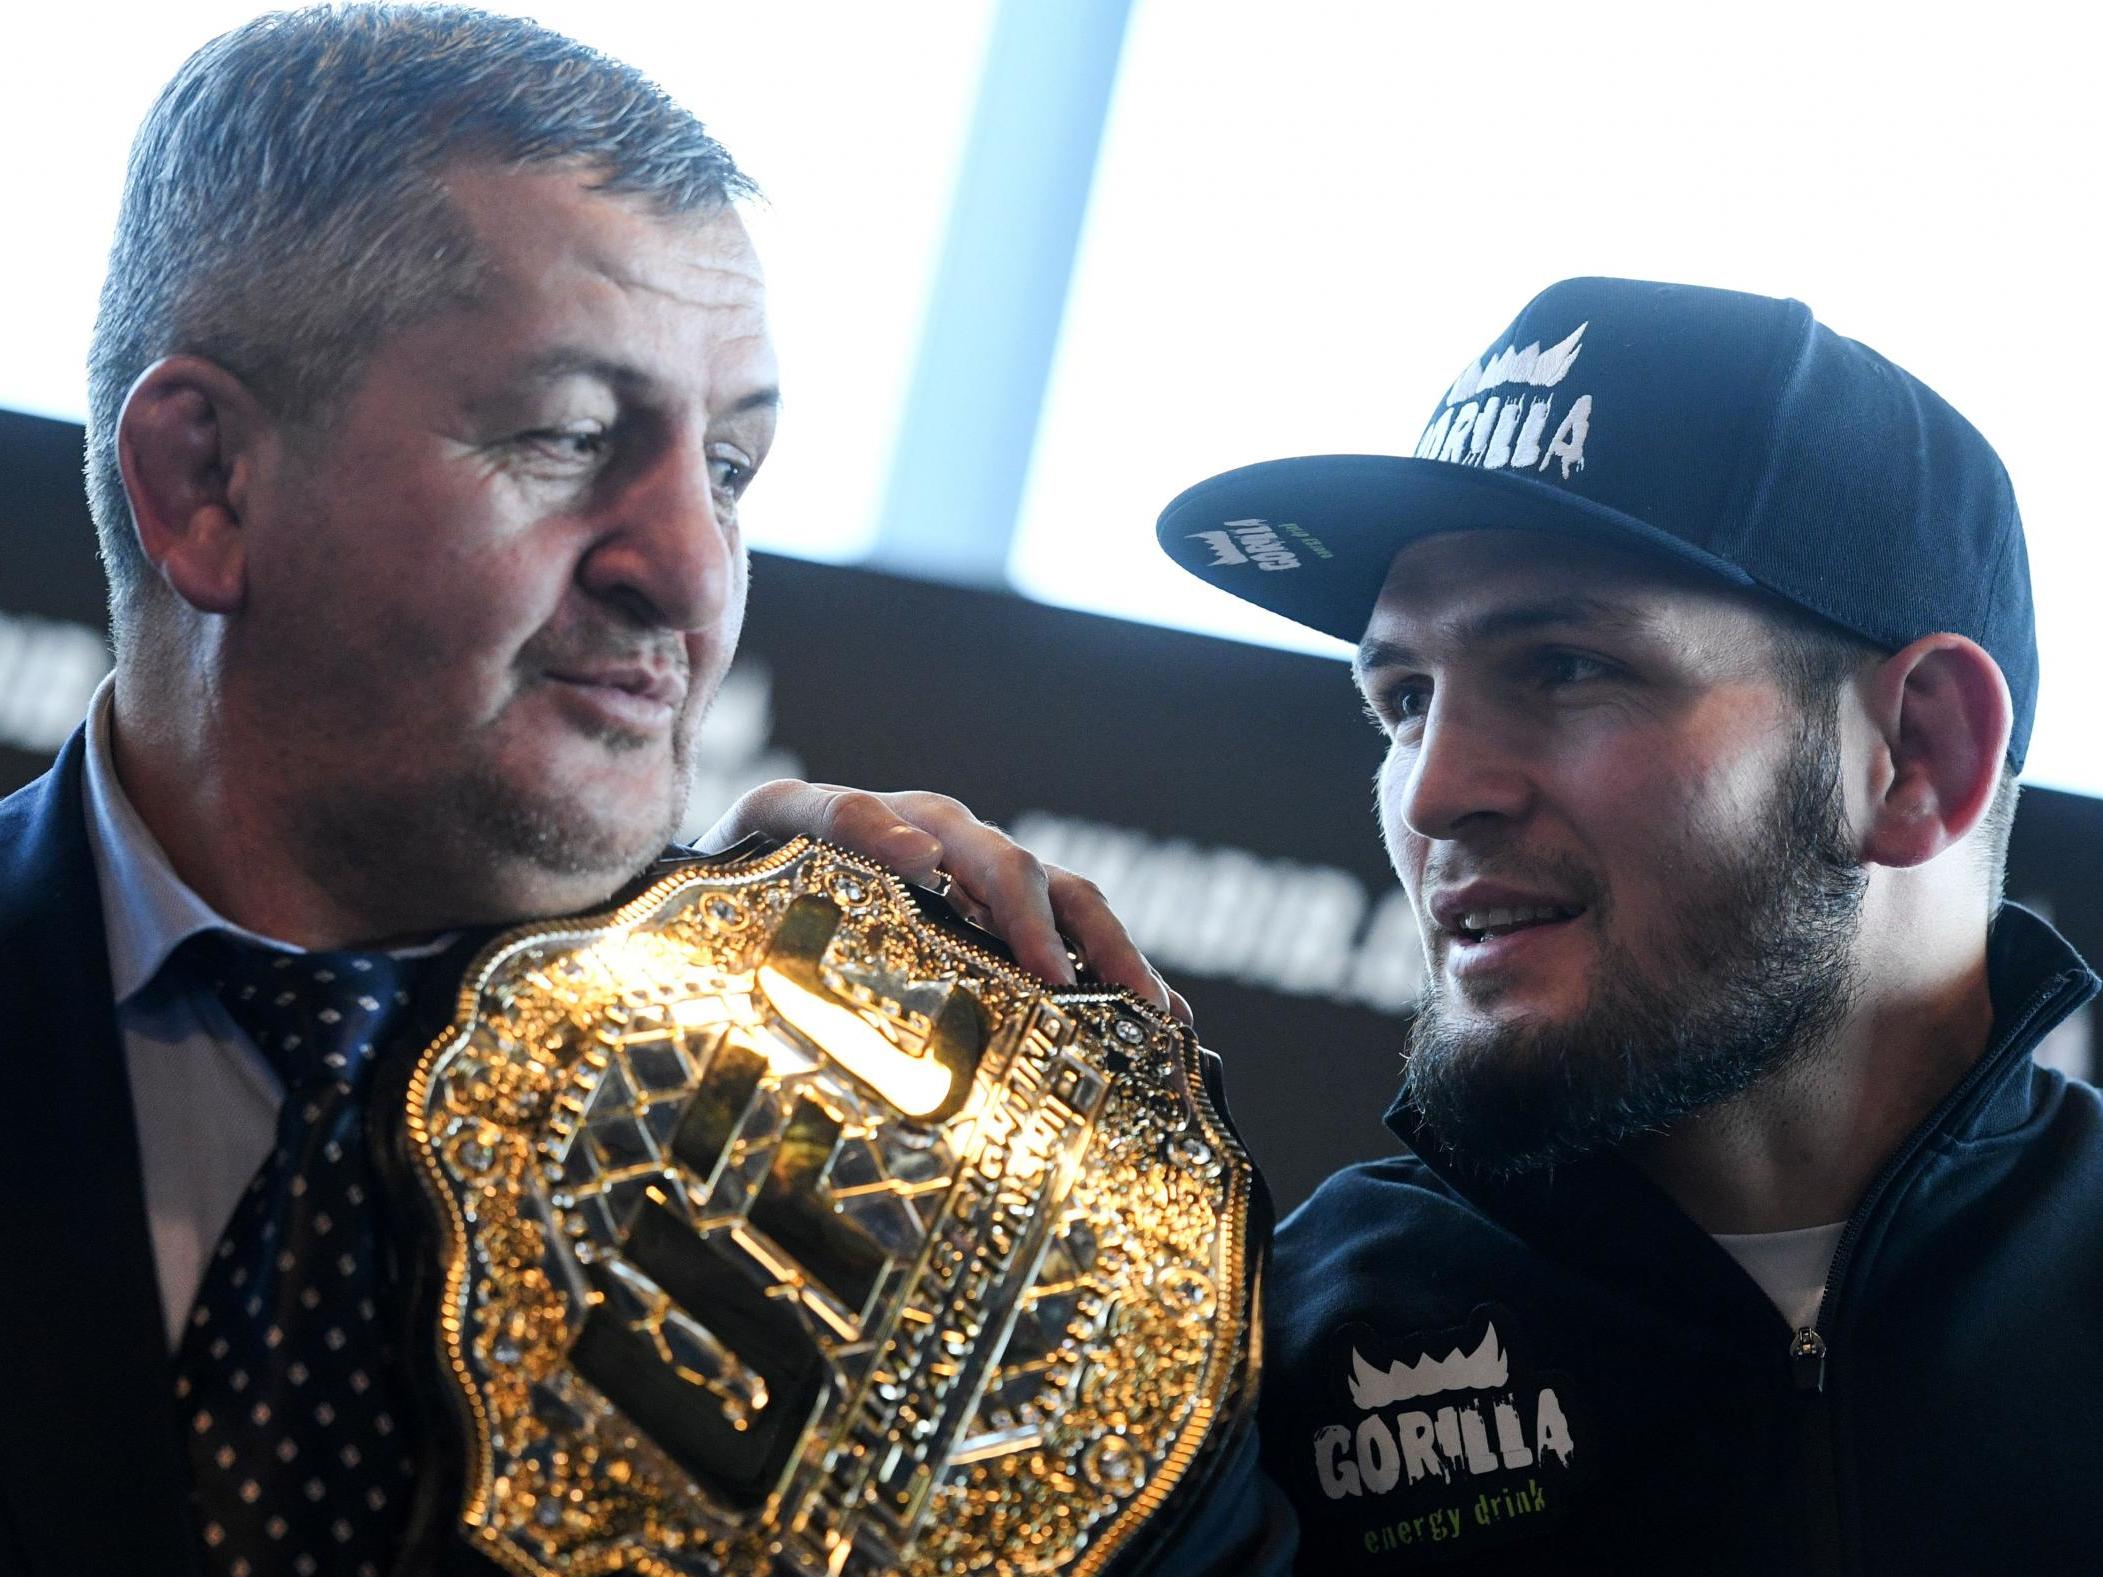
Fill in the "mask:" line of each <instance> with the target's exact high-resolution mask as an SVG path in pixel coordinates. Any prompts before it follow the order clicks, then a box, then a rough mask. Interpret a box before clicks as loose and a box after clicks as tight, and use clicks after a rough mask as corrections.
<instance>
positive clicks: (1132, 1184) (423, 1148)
mask: <svg viewBox="0 0 2103 1577" xmlns="http://www.w3.org/2000/svg"><path fill="white" fill-rule="evenodd" d="M1197 1057H1198V1054H1197V1050H1196V1043H1195V1041H1194V1040H1193V1039H1192V1038H1191V1036H1190V1035H1189V1033H1188V1031H1186V1030H1184V1029H1182V1028H1181V1027H1180V1026H1179V1025H1176V1024H1174V1023H1172V1022H1171V1021H1169V1020H1168V1019H1166V1018H1165V1017H1163V1016H1162V1015H1160V1014H1158V1013H1156V1012H1154V1011H1153V1010H1152V1009H1150V1008H1147V1007H1146V1006H1144V1005H1142V1004H1140V1003H1139V1002H1137V1001H1136V1000H1135V999H1133V998H1132V997H1130V996H1128V995H1126V994H1125V993H1123V992H1109V991H1077V990H1054V989H1051V988H1049V987H1046V986H1044V985H1043V984H1041V983H1040V982H1037V981H1036V980H1034V979H1033V978H1031V977H1030V976H1028V975H1027V974H1025V973H1024V972H1023V971H1021V970H1019V969H1017V968H1016V967H1015V966H1014V965H1013V964H1011V963H1009V962H1007V961H1006V960H1004V959H1002V958H1000V957H997V956H995V955H994V954H993V953H992V952H990V951H987V950H985V949H982V948H980V947H977V946H974V945H973V944H972V943H971V942H969V941H966V940H964V939H963V938H962V937H961V936H958V935H953V934H951V933H950V932H949V931H948V930H946V929H944V928H942V927H939V926H937V925H935V924H933V923H931V922H929V921H928V920H926V919H925V918H923V917H922V915H921V914H920V912H919V911H918V909H917V908H916V907H915V906H914V904H913V901H912V899H911V898H910V896H909V895H908V894H907V893H906V891H905V889H904V888H903V887H901V886H900V885H899V884H898V883H897V882H896V881H895V880H894V879H893V878H891V877H890V876H889V875H888V874H886V873H884V872H883V871H881V870H879V869H878V868H877V867H875V866H874V865H871V864H869V863H867V862H865V861H863V860H860V859H858V858H855V857H853V856H850V855H847V854H843V853H841V852H839V851H837V850H835V849H832V848H830V847H828V846H826V845H823V844H815V843H811V842H808V841H804V840H799V841H798V842H796V843H793V844H790V845H789V846H787V847H786V848H783V849H780V850H778V851H776V852H774V853H771V854H768V855H765V856H762V857H759V858H757V859H753V860H749V861H746V862H743V863H739V864H730V865H697V866H692V867H686V868H683V869H681V870H679V871H677V872H676V873H675V874H673V875H670V876H667V877H665V878H664V879H663V880H661V881H659V882H657V883H656V884H655V885H653V886H651V887H650V888H649V889H648V890H647V891H645V892H644V893H642V894H641V895H640V896H639V897H637V898H635V899H634V900H633V901H632V902H629V903H627V904H625V905H623V906H621V907H620V908H618V909H616V910H612V911H609V912H607V913H604V914H601V915H595V916H588V917H586V918H584V919H580V920H567V921H556V922H550V923H547V924H543V925H535V926H529V927H526V928H524V929H521V930H516V931H513V932H510V933H509V934H507V935H505V936H503V937H501V938H499V939H498V940H497V941H496V942H494V943H493V944H491V946H490V947H489V948H487V949H486V950H485V951H484V952H483V954H482V955H481V956H480V958H478V959H477V961H476V962H475V964H474V965H473V967H472V968H471V969H470V970H469V973H468V976H467V979H466V981H465V983H464V984H463V986H462V989H461V996H460V1003H459V1008H458V1011H457V1014H456V1016H455V1018H454V1021H453V1024H452V1025H451V1027H450V1028H449V1029H448V1030H447V1031H446V1033H445V1034H443V1035H442V1036H440V1037H439V1039H438V1040H437V1041H436V1042H435V1043H433V1044H432V1045H431V1047H430V1048H429V1049H428V1050H426V1051H425V1052H424V1053H423V1056H422V1058H421V1060H420V1061H419V1063H418V1065H417V1068H416V1071H415V1075H414V1077H413V1079H412V1080H411V1083H410V1087H409V1105H408V1111H407V1118H408V1128H409V1133H410V1136H411V1139H412V1141H413V1148H414V1151H415V1154H416V1155H417V1157H418V1159H419V1161H420V1170H421V1172H422V1174H423V1177H424V1180H425V1182H426V1184H427V1186H428V1188H429V1190H430V1191H431V1193H432V1194H433V1195H434V1196H435V1198H436V1200H437V1202H438V1206H439V1213H440V1215H441V1216H442V1217H443V1218H444V1223H445V1231H444V1238H445V1243H444V1270H445V1277H444V1290H443V1295H442V1301H441V1305H440V1314H439V1326H440V1330H439V1343H440V1346H441V1348H442V1361H443V1364H444V1367H445V1368H446V1370H447V1371H448V1373H449V1374H450V1376H451V1380H452V1383H453V1385H454V1386H455V1387H456V1388H457V1392H458V1401H459V1403H460V1406H461V1410H462V1411H463V1413H464V1416H465V1417H466V1419H467V1431H466V1432H467V1437H468V1438H467V1463H466V1492H465V1498H464V1503H463V1506H462V1509H461V1513H460V1517H461V1524H462V1527H463V1529H464V1531H465V1533H466V1534H467V1536H468V1538H469V1539H470V1541H471V1542H472V1543H473V1544H475V1545H476V1546H477V1547H478V1548H480V1549H482V1550H483V1551H485V1552H486V1553H487V1554H489V1555H490V1556H492V1557H493V1558H494V1559H496V1560H497V1561H498V1562H500V1563H501V1564H502V1565H504V1566H506V1567H508V1568H509V1569H510V1570H512V1571H514V1572H518V1573H527V1574H533V1577H552V1574H564V1577H568V1574H578V1573H588V1572H607V1571H635V1572H643V1573H654V1574H662V1577H673V1574H678V1577H688V1574H699V1573H714V1572H718V1571H721V1572H725V1573H736V1574H759V1573H768V1574H776V1573H779V1574H788V1573H797V1574H805V1573H808V1574H821V1573H822V1574H828V1577H843V1574H849V1573H875V1572H889V1571H899V1572H903V1573H910V1574H934V1573H950V1572H965V1571H970V1572H996V1573H1023V1572H1041V1573H1052V1572H1058V1573H1066V1572H1071V1573H1076V1574H1085V1573H1094V1572H1099V1571H1100V1570H1101V1569H1102V1568H1103V1567H1104V1565H1105V1564H1106V1563H1107V1562H1108V1561H1109V1560H1110V1559H1111V1558H1112V1556H1114V1555H1115V1554H1116V1552H1117V1551H1118V1550H1119V1548H1121V1547H1122V1546H1124V1545H1125V1544H1126V1543H1127V1542H1128V1541H1129V1540H1130V1538H1131V1536H1132V1534H1133V1533H1134V1532H1135V1531H1136V1530H1137V1528H1138V1526H1139V1525H1140V1524H1141V1523H1142V1522H1143V1521H1144V1519H1145V1517H1146V1515H1147V1514H1148V1513H1149V1512H1150V1511H1152V1510H1153V1509H1155V1508H1156V1507H1158V1506H1159V1505H1160V1504H1162V1502H1164V1501H1165V1500H1166V1499H1167V1497H1168V1495H1169V1493H1170V1491H1171V1490H1172V1489H1174V1487H1175V1486H1176V1484H1177V1483H1178V1482H1179V1480H1180V1479H1181V1478H1182V1477H1183V1476H1184V1473H1185V1471H1186V1469H1187V1468H1188V1467H1189V1466H1190V1464H1191V1462H1192V1460H1193V1458H1194V1457H1195V1456H1196V1454H1197V1452H1198V1449H1199V1447H1200V1445H1201V1444H1202V1443H1203V1442H1204V1440H1205V1437H1206V1434H1207V1431H1208V1429H1209V1428H1210V1427H1211V1426H1212V1424H1213V1422H1214V1420H1215V1418H1216V1416H1217V1415H1218V1413H1219V1410H1220V1408H1221V1407H1222V1404H1223V1401H1224V1400H1225V1398H1226V1397H1227V1395H1228V1393H1229V1389H1230V1387H1232V1386H1233V1385H1234V1384H1235V1383H1236V1382H1237V1380H1238V1378H1239V1375H1240V1371H1241V1369H1242V1367H1243V1366H1244V1365H1245V1364H1246V1363H1247V1361H1248V1360H1249V1357H1250V1344H1251V1342H1252V1341H1253V1339H1254V1338H1253V1335H1252V1332H1251V1320H1250V1311H1249V1307H1248V1301H1249V1292H1248V1280H1249V1278H1248V1275H1247V1273H1246V1255H1247V1254H1248V1252H1249V1247H1248V1244H1247V1242H1246V1240H1245V1233H1246V1228H1247V1201H1248V1194H1249V1186H1250V1173H1249V1168H1248V1164H1247V1162H1246V1160H1245V1159H1244V1158H1243V1156H1242V1154H1241V1151H1240V1149H1239V1147H1238V1146H1237V1145H1236V1144H1235V1142H1234V1141H1233V1139H1232V1138H1231V1137H1230V1136H1229V1135H1228V1133H1227V1132H1226V1131H1225V1129H1224V1127H1223V1125H1222V1124H1221V1123H1220V1121H1219V1120H1218V1117H1217V1115H1216V1114H1215V1112H1214V1111H1213V1109H1212V1106H1211V1104H1210V1102H1209V1101H1208V1099H1207V1096H1206V1093H1205V1090H1204V1088H1203V1085H1202V1082H1201V1080H1200V1078H1199V1069H1198V1060H1197Z"/></svg>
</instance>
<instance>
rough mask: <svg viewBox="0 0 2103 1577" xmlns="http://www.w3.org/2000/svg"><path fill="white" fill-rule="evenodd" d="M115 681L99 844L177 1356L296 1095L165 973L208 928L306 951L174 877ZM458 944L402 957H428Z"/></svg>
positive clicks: (98, 720) (215, 1011) (98, 793)
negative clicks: (148, 810) (124, 755)
mask: <svg viewBox="0 0 2103 1577" xmlns="http://www.w3.org/2000/svg"><path fill="white" fill-rule="evenodd" d="M115 684H116V679H115V676H114V675H112V676H111V677H109V678H107V679H104V680H103V682H102V685H101V687H100V688H99V689H98V690H96V692H95V697H94V700H93V701H92V702H91V703H90V704H89V708H88V726H87V773H86V785H85V792H86V800H87V806H86V809H87V823H88V846H89V848H90V850H91V851H92V852H93V854H94V858H95V879H96V883H97V886H98V890H99V892H100V895H101V898H102V918H103V925H104V928H105V929H106V930H107V932H108V935H109V952H110V981H111V984H112V986H113V988H114V992H115V997H116V1006H117V1031H118V1034H119V1035H120V1037H121V1038H122V1040H123V1045H124V1059H125V1064H126V1067H127V1069H128V1071H129V1073H130V1077H131V1095H132V1107H133V1110H134V1111H135V1113H136V1114H137V1118H138V1126H139V1162H140V1170H141V1173H142V1175H143V1177H144V1181H145V1189H146V1217H147V1223H148V1226H149V1229H150V1231H151V1233H152V1237H153V1262H154V1269H155V1271H156V1273H157V1274H158V1276H159V1278H160V1288H161V1311H162V1314H163V1316H164V1318H165V1321H166V1325H167V1331H168V1345H169V1347H170V1349H171V1350H173V1349H174V1348H175V1347H176V1346H177V1345H178V1344H179V1343H180V1341H181V1338H182V1329H183V1323H184V1321H185V1320H187V1319H188V1318H189V1313H190V1306H191V1305H192V1304H193V1303H194V1302H195V1301H196V1299H197V1289H198V1286H199V1284H200V1283H201V1282H202V1281H203V1280H204V1269H205V1262H206V1260H207V1259H209V1258H210V1256H211V1254H212V1250H213V1248H214V1247H215V1246H216V1245H217V1244H218V1241H219V1235H220V1233H221V1232H222V1231H223V1230H224V1228H225V1226H226V1223H227V1220H228V1219H229V1218H230V1217H231V1216H232V1215H233V1212H234V1206H235V1205H236V1204H237V1203H238V1202H239V1200H240V1198H241V1194H242V1192H243V1191H244V1190H245V1189H246V1188H247V1187H248V1183H249V1179H250V1178H252V1177H253V1176H254V1175H255V1171H256V1168H257V1167H258V1166H260V1165H262V1163H263V1161H264V1159H265V1158H266V1157H267V1156H268V1155H269V1154H270V1151H271V1148H272V1145H273V1144H274V1142H275V1139H276V1134H277V1113H278V1105H279V1103H280V1101H281V1100H282V1098H283V1095H284V1087H283V1085H282V1084H281V1083H280V1082H279V1080H278V1077H277V1074H276V1073H275V1072H273V1071H272V1069H271V1067H270V1064H269V1063H268V1062H267V1061H266V1060H265V1059H264V1057H263V1054H262V1053H261V1052H259V1051H258V1050H256V1048H255V1045H254V1044H253V1043H252V1042H251V1041H250V1040H249V1039H248V1037H247V1036H246V1035H245V1034H243V1033H242V1032H241V1030H240V1029H238V1028H236V1027H235V1025H234V1022H233V1020H232V1019H231V1018H230V1017H228V1015H227V1012H226V1009H225V1008H224V1007H223V1006H221V1004H220V1002H219V998H218V997H217V996H216V995H215V994H214V993H213V992H212V991H211V990H210V989H209V988H208V987H204V986H193V985H192V984H191V983H189V982H187V981H184V980H182V979H181V978H180V972H179V971H173V970H163V968H162V966H163V965H164V964H166V963H167V961H168V955H169V954H171V953H173V952H174V951H175V950H176V948H177V947H179V946H181V945H182V943H183V941H184V940H185V939H186V938H188V937H190V936H193V935H195V934H196V933H197V932H199V931H212V930H217V931H226V932H229V933H230V934H232V935H234V936H238V937H243V938H246V939H247V940H249V941H251V942H255V943H257V944H258V945H260V946H264V947H273V948H277V949H280V950H281V951H284V952H288V953H297V952H301V951H303V949H301V948H297V947H294V946H292V944H290V943H289V942H280V941H277V940H275V939H273V938H271V937H267V936H259V935H257V934H256V933H255V932H253V931H250V930H247V929H245V928H244V927H242V926H238V925H235V924H234V923H233V922H232V921H230V920H228V919H227V918H226V917H225V916H224V915H222V914H220V913H219V912H218V911H217V910H215V909H214V908H213V907H212V906H211V905H210V904H208V903H206V902H205V901H204V899H202V898H201V897H199V896H198V895H197V893H196V891H195V890H194V889H193V888H192V887H191V886H190V885H189V884H188V883H187V882H185V881H184V880H183V879H182V878H181V877H180V876H178V875H177V874H176V873H175V868H174V867H173V866H172V865H170V864H169V863H168V856H167V855H166V854H165V853H164V852H163V851H162V849H161V846H160V844H159V843H158V842H157V841H156V840H155V839H154V836H153V834H152V833H151V832H149V831H147V830H146V824H145V823H144V822H143V821H141V820H140V819H139V814H138V812H137V811H136V810H134V809H133V808H132V803H131V801H130V799H129V798H127V797H126V795H125V792H124V787H123V785H122V784H121V783H119V782H118V781H117V772H116V768H115V765H114V764H113V762H112V759H111V755H110V700H111V696H112V694H113V690H114V686H115ZM447 940H448V939H446V938H441V939H439V940H437V941H435V942H432V943H429V944H426V945H425V946H422V947H415V948H408V949H403V952H404V954H406V955H420V954H424V953H428V952H431V951H433V950H435V949H437V948H439V947H442V946H444V945H445V942H446V941H447Z"/></svg>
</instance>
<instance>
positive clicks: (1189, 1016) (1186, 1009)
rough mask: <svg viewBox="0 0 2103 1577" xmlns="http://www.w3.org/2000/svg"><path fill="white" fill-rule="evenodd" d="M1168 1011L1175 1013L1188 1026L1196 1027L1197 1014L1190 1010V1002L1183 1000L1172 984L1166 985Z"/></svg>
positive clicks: (1165, 983)
mask: <svg viewBox="0 0 2103 1577" xmlns="http://www.w3.org/2000/svg"><path fill="white" fill-rule="evenodd" d="M1162 984H1163V985H1168V982H1167V981H1163V982H1162ZM1168 1011H1169V1012H1171V1013H1173V1014H1175V1016H1176V1017H1177V1018H1178V1019H1180V1020H1181V1021H1182V1022H1183V1023H1184V1024H1187V1025H1188V1026H1189V1027H1190V1028H1192V1029H1196V1028H1197V1027H1198V1021H1197V1015H1196V1014H1194V1013H1192V1012H1191V1011H1190V1004H1189V1003H1188V1002H1187V1001H1185V1000H1184V997H1183V993H1182V992H1180V991H1178V990H1177V989H1176V988H1175V987H1174V986H1169V987H1168Z"/></svg>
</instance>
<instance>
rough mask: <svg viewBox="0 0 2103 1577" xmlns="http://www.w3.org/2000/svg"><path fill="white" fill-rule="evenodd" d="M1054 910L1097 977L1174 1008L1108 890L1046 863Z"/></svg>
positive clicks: (1163, 983) (1164, 984)
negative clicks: (1114, 908)
mask: <svg viewBox="0 0 2103 1577" xmlns="http://www.w3.org/2000/svg"><path fill="white" fill-rule="evenodd" d="M1046 875H1047V884H1048V887H1049V890H1050V894H1051V903H1052V914H1053V917H1054V918H1055V919H1056V920H1057V921H1058V925H1059V929H1060V930H1061V931H1063V932H1064V933H1065V934H1066V935H1068V936H1070V937H1072V938H1073V940H1074V942H1075V944H1076V945H1077V946H1078V947H1079V948H1080V950H1081V956H1082V957H1083V958H1085V959H1087V960H1088V968H1089V969H1090V970H1091V971H1092V972H1093V973H1094V974H1095V975H1096V976H1097V978H1099V979H1101V980H1104V981H1106V982H1108V983H1109V984H1111V985H1113V986H1123V987H1124V988H1125V989H1126V990H1127V991H1130V992H1131V993H1132V994H1133V995H1134V996H1137V997H1139V998H1141V999H1142V1000H1144V1001H1147V1002H1151V1003H1152V1004H1153V1005H1154V1006H1155V1007H1157V1008H1160V1009H1162V1010H1163V1011H1164V1012H1172V1011H1174V1002H1173V999H1172V997H1171V996H1170V994H1169V989H1168V982H1167V981H1165V980H1163V979H1162V978H1161V976H1160V975H1159V974H1158V973H1157V972H1156V971H1155V969H1154V966H1153V965H1152V964H1149V963H1148V962H1147V961H1146V955H1145V954H1143V953H1141V952H1140V951H1139V947H1138V944H1137V943H1135V942H1134V941H1133V940H1132V935H1131V933H1130V932H1129V931H1127V930H1126V929H1125V927H1124V922H1123V921H1122V920H1120V919H1118V918H1117V916H1116V915H1115V914H1113V913H1112V912H1111V909H1110V901H1109V900H1108V899H1107V898H1105V897H1104V896H1103V891H1102V889H1101V888H1100V887H1098V886H1096V885H1095V883H1093V882H1091V881H1090V880H1088V878H1087V877H1085V876H1077V875H1075V874H1074V873H1073V872H1072V871H1068V870H1061V869H1060V868H1059V867H1058V866H1056V865H1054V866H1050V867H1047V871H1046Z"/></svg>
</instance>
